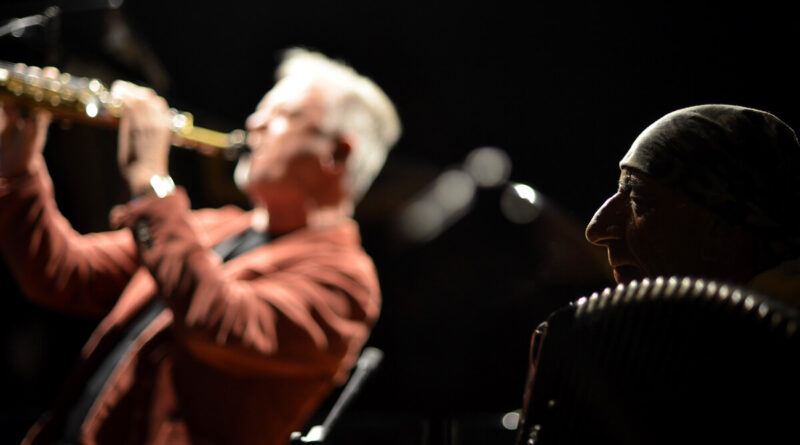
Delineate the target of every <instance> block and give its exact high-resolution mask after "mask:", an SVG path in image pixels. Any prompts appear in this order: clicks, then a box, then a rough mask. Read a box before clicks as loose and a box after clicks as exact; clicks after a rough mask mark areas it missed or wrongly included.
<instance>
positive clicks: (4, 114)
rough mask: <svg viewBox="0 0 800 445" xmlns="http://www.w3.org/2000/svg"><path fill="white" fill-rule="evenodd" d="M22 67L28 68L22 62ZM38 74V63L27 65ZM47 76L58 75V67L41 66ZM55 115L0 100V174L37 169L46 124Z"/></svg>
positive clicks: (0, 175) (13, 174)
mask: <svg viewBox="0 0 800 445" xmlns="http://www.w3.org/2000/svg"><path fill="white" fill-rule="evenodd" d="M20 69H25V68H24V66H22V65H21V68H20ZM27 70H28V71H29V72H31V74H39V73H38V72H36V71H39V70H40V69H39V68H38V67H29V68H27ZM41 74H42V76H43V77H46V78H51V79H54V78H57V77H58V74H59V72H58V70H57V69H56V68H53V67H47V68H45V69H44V70H41ZM51 120H52V117H51V115H50V113H49V112H48V111H46V110H41V109H34V110H26V109H21V108H19V107H16V106H13V105H10V104H6V103H0V177H2V178H10V177H14V176H19V175H22V174H25V173H28V172H33V170H34V169H35V162H36V159H37V158H38V157H39V156H40V155H41V153H42V151H43V150H44V144H45V141H46V140H47V127H48V126H49V125H50V121H51Z"/></svg>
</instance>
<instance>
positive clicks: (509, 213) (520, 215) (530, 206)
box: [500, 184, 542, 224]
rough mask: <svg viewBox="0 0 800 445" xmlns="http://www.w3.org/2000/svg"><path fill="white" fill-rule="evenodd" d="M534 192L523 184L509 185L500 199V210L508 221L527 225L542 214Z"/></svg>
mask: <svg viewBox="0 0 800 445" xmlns="http://www.w3.org/2000/svg"><path fill="white" fill-rule="evenodd" d="M538 201H539V200H538V197H537V195H536V190H534V189H533V188H532V187H530V186H529V185H525V184H509V185H508V187H506V189H505V190H504V191H503V195H502V196H501V197H500V210H501V211H502V212H503V215H505V217H506V218H508V220H509V221H511V222H513V223H516V224H527V223H529V222H531V221H533V220H534V219H536V218H537V217H538V216H539V214H540V213H541V212H542V209H541V207H540V205H539V204H540V203H539V202H538Z"/></svg>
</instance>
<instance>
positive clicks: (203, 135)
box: [0, 61, 247, 156]
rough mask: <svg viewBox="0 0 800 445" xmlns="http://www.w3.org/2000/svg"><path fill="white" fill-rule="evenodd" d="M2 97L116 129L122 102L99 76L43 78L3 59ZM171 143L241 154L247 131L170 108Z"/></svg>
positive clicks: (0, 64)
mask: <svg viewBox="0 0 800 445" xmlns="http://www.w3.org/2000/svg"><path fill="white" fill-rule="evenodd" d="M0 100H3V101H6V102H11V103H14V104H17V105H20V106H22V107H28V108H33V107H40V108H45V109H48V110H50V112H52V113H53V117H54V118H56V119H62V120H68V121H73V122H80V123H84V124H88V125H93V126H100V127H105V128H117V126H118V125H119V118H120V116H121V114H122V101H121V100H120V98H118V97H115V96H114V95H112V94H111V92H110V91H109V90H108V88H107V87H106V86H105V85H104V84H103V83H102V82H100V81H99V80H98V79H90V78H86V77H74V76H72V75H70V74H69V73H61V74H60V75H59V76H58V77H57V78H56V79H48V78H44V77H42V75H41V70H40V69H38V68H35V67H27V66H25V65H23V64H11V63H8V62H3V61H0ZM169 129H170V131H172V133H173V138H172V144H173V145H175V146H178V147H184V148H190V149H195V150H197V151H199V152H201V153H203V154H216V153H218V152H220V151H222V152H226V154H234V156H236V155H238V154H239V152H241V151H242V150H246V149H247V146H246V140H247V133H246V132H245V131H244V130H234V131H231V132H230V133H222V132H218V131H214V130H209V129H206V128H202V127H197V126H195V125H194V117H193V116H192V114H191V113H188V112H181V111H178V110H175V109H173V108H171V109H170V110H169Z"/></svg>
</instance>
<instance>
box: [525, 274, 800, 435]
mask: <svg viewBox="0 0 800 445" xmlns="http://www.w3.org/2000/svg"><path fill="white" fill-rule="evenodd" d="M798 322H800V320H799V319H798V312H797V310H795V309H794V308H791V307H788V306H786V305H784V304H782V303H781V302H779V301H776V300H774V299H771V298H770V297H768V296H764V295H759V294H756V293H754V292H751V291H749V290H747V289H745V288H742V287H737V286H732V285H729V284H725V283H718V282H713V281H704V280H700V279H692V278H677V277H673V278H669V279H664V278H659V279H656V280H652V281H651V280H647V279H645V280H643V281H642V282H640V283H637V282H631V283H629V284H628V285H620V286H617V287H616V288H615V289H611V288H609V289H606V290H604V291H603V292H602V293H595V294H593V295H591V296H590V297H588V298H587V297H584V298H581V299H579V300H578V301H576V302H575V303H572V304H570V305H569V306H568V307H565V308H563V309H561V310H559V311H556V312H554V313H553V314H552V315H551V316H550V317H549V318H548V320H547V321H546V322H544V323H542V324H541V325H540V326H539V328H538V329H537V333H536V334H535V335H534V341H533V343H532V349H531V359H532V366H531V372H530V373H529V379H528V383H527V386H526V390H525V397H524V406H523V413H522V417H521V422H520V426H519V430H518V437H517V443H518V444H520V445H521V444H529V445H534V444H545V445H548V444H590V443H596V444H677V443H680V444H686V443H709V444H710V443H720V444H723V443H724V444H730V443H760V444H764V443H784V441H786V440H788V441H789V442H787V443H797V439H796V438H797V436H798V433H797V432H796V431H795V430H796V425H798V422H799V421H800V419H798V413H800V398H799V397H798V396H800V354H799V353H800V348H799V347H798V345H799V344H800V335H798V333H797V330H798ZM792 438H794V439H792Z"/></svg>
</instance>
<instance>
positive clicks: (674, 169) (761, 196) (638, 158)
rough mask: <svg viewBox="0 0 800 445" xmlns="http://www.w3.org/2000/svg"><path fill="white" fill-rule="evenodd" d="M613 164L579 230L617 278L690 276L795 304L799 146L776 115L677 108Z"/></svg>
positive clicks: (799, 291) (799, 267)
mask: <svg viewBox="0 0 800 445" xmlns="http://www.w3.org/2000/svg"><path fill="white" fill-rule="evenodd" d="M620 169H621V175H620V181H619V188H618V190H617V192H616V193H615V194H614V195H612V196H611V197H610V198H608V200H606V202H605V203H604V204H603V205H602V206H601V207H600V209H598V210H597V212H596V213H595V215H594V217H593V218H592V220H591V222H590V223H589V225H588V226H587V228H586V238H587V239H588V240H589V241H590V242H591V243H593V244H596V245H600V246H604V247H606V249H607V250H608V260H609V263H610V265H611V267H612V268H613V270H614V277H615V279H616V281H617V282H618V283H625V282H629V281H631V280H641V279H642V278H645V277H650V278H654V277H657V276H672V275H678V276H693V277H701V278H708V279H717V280H723V281H728V282H732V283H736V284H745V285H748V286H749V287H751V288H753V289H756V290H759V291H762V292H764V293H767V294H771V295H773V296H776V297H778V298H781V299H782V300H784V301H786V302H789V303H791V304H798V303H800V260H799V259H800V224H798V221H800V145H798V141H797V137H796V135H795V133H794V131H793V130H792V129H791V128H790V127H789V126H788V125H786V124H785V123H784V122H783V121H781V120H780V119H779V118H777V117H776V116H774V115H772V114H770V113H767V112H765V111H760V110H756V109H752V108H746V107H741V106H733V105H700V106H694V107H689V108H684V109H680V110H677V111H674V112H672V113H669V114H667V115H665V116H664V117H662V118H661V119H659V120H657V121H656V122H655V123H653V124H652V125H650V126H649V127H648V128H647V129H645V130H644V132H642V134H641V135H639V137H638V138H637V139H636V140H635V141H634V143H633V145H632V146H631V148H630V149H629V150H628V152H627V154H626V155H625V156H624V157H623V159H622V161H621V162H620Z"/></svg>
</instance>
